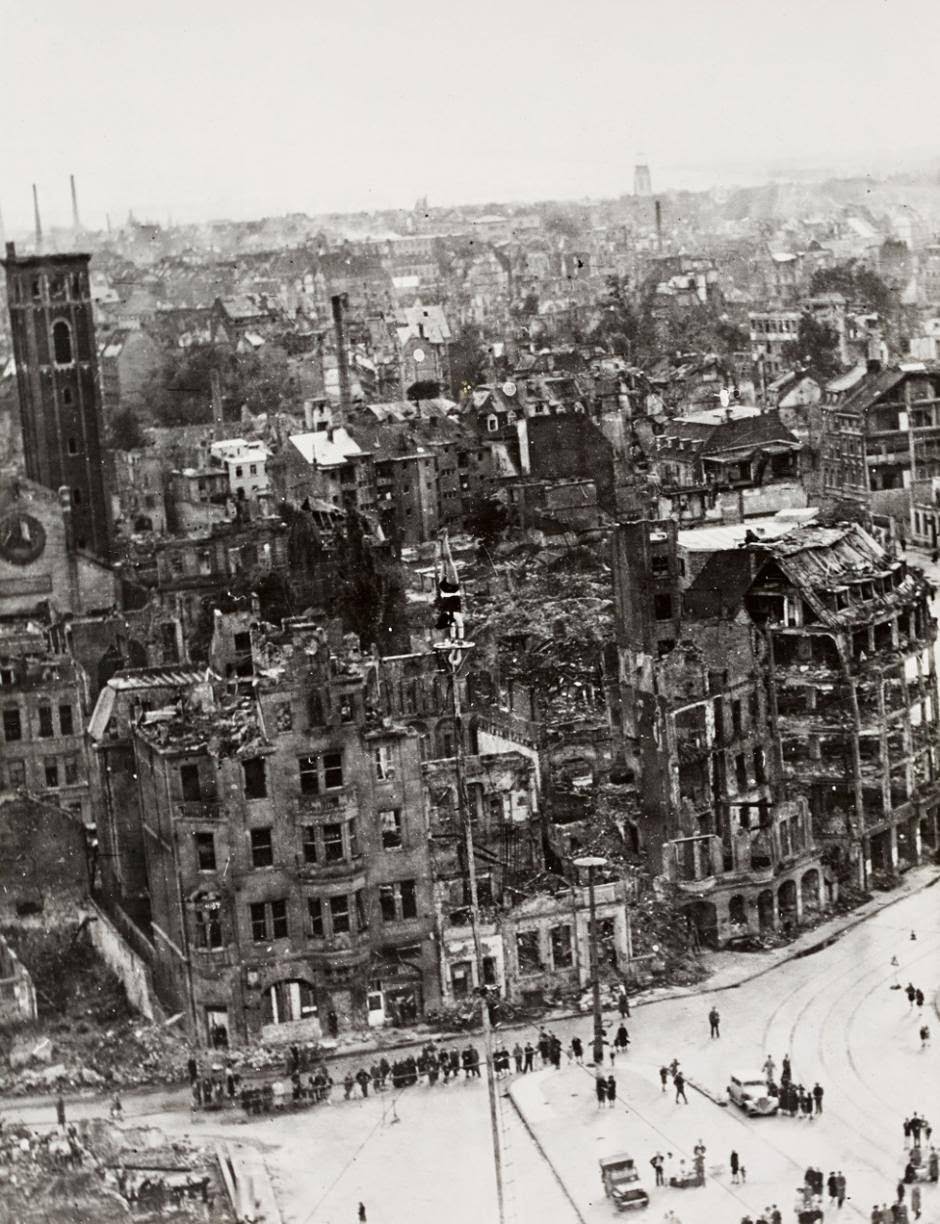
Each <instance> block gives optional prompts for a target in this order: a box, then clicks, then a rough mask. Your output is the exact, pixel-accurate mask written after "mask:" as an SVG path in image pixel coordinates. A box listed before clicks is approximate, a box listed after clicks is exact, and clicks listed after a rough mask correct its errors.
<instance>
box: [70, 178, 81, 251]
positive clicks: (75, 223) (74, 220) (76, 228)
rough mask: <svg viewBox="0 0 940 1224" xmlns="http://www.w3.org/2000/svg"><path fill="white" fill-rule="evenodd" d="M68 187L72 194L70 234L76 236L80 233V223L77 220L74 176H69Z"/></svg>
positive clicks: (76, 196)
mask: <svg viewBox="0 0 940 1224" xmlns="http://www.w3.org/2000/svg"><path fill="white" fill-rule="evenodd" d="M69 187H70V189H71V192H72V233H73V234H75V235H76V236H77V235H78V234H80V233H81V232H82V223H81V221H79V219H78V192H77V191H76V190H75V175H74V174H70V175H69Z"/></svg>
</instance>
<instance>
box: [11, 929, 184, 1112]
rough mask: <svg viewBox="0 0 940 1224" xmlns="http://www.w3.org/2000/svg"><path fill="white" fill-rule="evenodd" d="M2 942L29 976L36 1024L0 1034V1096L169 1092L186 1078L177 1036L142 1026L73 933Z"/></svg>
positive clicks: (38, 933)
mask: <svg viewBox="0 0 940 1224" xmlns="http://www.w3.org/2000/svg"><path fill="white" fill-rule="evenodd" d="M5 935H6V937H7V939H8V940H9V942H10V943H11V944H13V946H14V947H15V948H16V951H17V955H18V956H19V957H20V959H21V960H22V962H23V964H24V965H25V966H26V967H27V969H28V970H29V972H30V973H31V974H32V977H33V983H34V985H35V988H36V997H37V1002H38V1011H39V1015H38V1019H37V1020H36V1021H34V1022H32V1023H29V1024H25V1025H20V1026H17V1027H16V1028H8V1029H3V1028H0V1092H4V1093H11V1094H23V1093H30V1092H43V1091H53V1090H61V1089H66V1088H69V1089H73V1088H83V1087H84V1088H98V1089H101V1088H109V1087H121V1088H126V1087H131V1086H134V1085H138V1084H170V1083H177V1082H180V1081H182V1080H185V1078H186V1060H187V1058H188V1051H187V1048H186V1045H185V1043H184V1041H183V1039H182V1037H181V1036H180V1035H179V1033H178V1032H177V1031H176V1030H175V1029H172V1028H167V1027H165V1026H163V1025H160V1024H152V1023H150V1022H149V1021H146V1020H142V1019H141V1018H140V1017H139V1016H138V1015H137V1014H136V1013H135V1012H134V1011H133V1010H132V1009H131V1006H130V1004H129V1003H128V1001H127V996H126V994H125V992H124V987H123V985H122V984H121V982H120V981H119V980H118V979H117V978H116V977H115V976H114V974H112V973H111V971H110V970H109V969H108V967H107V966H106V965H105V964H104V963H103V962H102V961H101V960H100V959H99V958H98V956H97V953H96V952H95V950H94V948H93V947H92V945H91V941H90V940H89V939H88V937H87V934H85V933H84V931H83V930H82V928H81V927H79V926H78V925H71V926H66V927H61V928H55V929H49V930H47V929H44V928H41V927H34V928H17V929H15V930H7V931H6V932H5Z"/></svg>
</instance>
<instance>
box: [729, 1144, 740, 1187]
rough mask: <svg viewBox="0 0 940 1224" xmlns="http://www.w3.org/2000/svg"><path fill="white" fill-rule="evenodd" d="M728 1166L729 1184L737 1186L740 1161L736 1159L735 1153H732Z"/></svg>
mask: <svg viewBox="0 0 940 1224" xmlns="http://www.w3.org/2000/svg"><path fill="white" fill-rule="evenodd" d="M728 1164H729V1165H730V1167H731V1184H732V1186H736V1185H737V1184H738V1172H739V1170H740V1168H741V1161H740V1159H739V1158H738V1154H737V1152H735V1151H732V1153H731V1156H730V1158H729V1160H728Z"/></svg>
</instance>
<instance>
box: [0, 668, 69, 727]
mask: <svg viewBox="0 0 940 1224" xmlns="http://www.w3.org/2000/svg"><path fill="white" fill-rule="evenodd" d="M5 674H6V673H5ZM10 674H11V675H12V673H10ZM10 683H11V684H12V683H13V681H12V679H11V680H10ZM37 713H38V718H39V727H38V731H37V734H38V737H39V739H51V738H52V737H53V736H54V735H55V726H54V721H53V710H52V706H39V708H38V711H37ZM59 734H60V735H74V734H75V718H74V713H73V710H72V707H71V706H70V705H60V706H59ZM3 738H4V739H5V740H6V742H7V743H8V744H9V743H14V742H15V741H16V740H21V739H22V738H23V718H22V715H21V712H20V710H19V709H18V708H16V707H15V706H10V707H8V708H7V709H5V710H4V711H3Z"/></svg>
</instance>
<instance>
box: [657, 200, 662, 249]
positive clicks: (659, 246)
mask: <svg viewBox="0 0 940 1224" xmlns="http://www.w3.org/2000/svg"><path fill="white" fill-rule="evenodd" d="M656 251H657V253H658V254H660V255H662V253H663V206H662V204H661V203H660V201H659V200H657V201H656Z"/></svg>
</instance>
